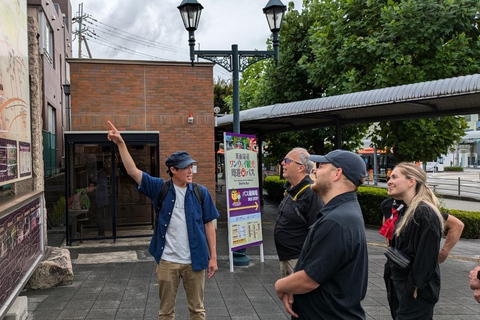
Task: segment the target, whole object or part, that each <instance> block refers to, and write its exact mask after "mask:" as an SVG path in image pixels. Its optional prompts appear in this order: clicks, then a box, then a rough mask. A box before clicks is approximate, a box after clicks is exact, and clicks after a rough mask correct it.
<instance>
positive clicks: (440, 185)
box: [365, 175, 480, 200]
mask: <svg viewBox="0 0 480 320" xmlns="http://www.w3.org/2000/svg"><path fill="white" fill-rule="evenodd" d="M428 184H429V186H430V187H431V188H432V189H433V191H434V192H435V193H437V194H438V195H450V196H457V197H467V198H473V199H478V200H480V177H479V179H478V180H477V179H475V180H473V179H466V178H461V177H457V178H436V177H429V178H428ZM365 185H373V186H378V187H380V188H386V187H387V182H386V181H385V179H383V180H380V181H378V180H377V182H375V180H373V179H372V176H368V175H367V176H366V177H365Z"/></svg>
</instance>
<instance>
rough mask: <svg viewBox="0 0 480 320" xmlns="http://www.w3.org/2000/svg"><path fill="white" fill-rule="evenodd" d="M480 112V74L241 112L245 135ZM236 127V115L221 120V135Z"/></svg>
mask: <svg viewBox="0 0 480 320" xmlns="http://www.w3.org/2000/svg"><path fill="white" fill-rule="evenodd" d="M471 113H480V74H473V75H469V76H462V77H457V78H450V79H444V80H436V81H429V82H421V83H416V84H408V85H402V86H397V87H389V88H383V89H376V90H369V91H362V92H355V93H350V94H343V95H338V96H331V97H325V98H318V99H311V100H304V101H296V102H289V103H279V104H275V105H271V106H265V107H259V108H254V109H249V110H244V111H241V112H240V131H241V132H242V133H246V134H248V133H250V134H252V133H255V134H267V133H273V132H283V131H292V130H300V129H307V128H317V127H327V126H335V125H336V124H341V125H346V124H357V123H366V122H382V121H389V120H405V119H412V118H424V117H432V116H445V115H461V114H471ZM232 130H233V115H226V116H223V117H219V118H217V125H216V128H215V131H216V133H217V134H219V133H221V132H224V131H227V132H232Z"/></svg>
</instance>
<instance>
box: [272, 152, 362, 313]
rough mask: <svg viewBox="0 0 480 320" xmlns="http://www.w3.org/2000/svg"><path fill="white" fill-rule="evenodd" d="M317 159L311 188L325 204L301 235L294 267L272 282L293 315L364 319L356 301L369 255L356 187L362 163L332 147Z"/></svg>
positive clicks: (316, 156)
mask: <svg viewBox="0 0 480 320" xmlns="http://www.w3.org/2000/svg"><path fill="white" fill-rule="evenodd" d="M310 160H312V161H314V162H317V163H318V168H317V169H316V170H315V177H316V180H315V182H314V183H313V185H312V190H313V191H315V192H316V193H317V195H318V196H319V197H321V198H322V200H323V203H324V204H325V206H324V207H323V208H322V209H321V211H320V212H321V214H322V217H321V218H319V219H318V220H317V221H316V222H315V223H314V224H313V226H312V227H311V228H310V231H309V233H308V235H307V238H306V239H305V243H304V244H303V248H302V251H301V253H300V256H299V258H298V263H297V265H296V266H295V272H294V273H293V274H291V275H289V276H288V277H286V278H282V279H280V280H278V281H277V282H276V283H275V290H276V291H277V295H278V297H279V299H281V300H282V301H283V304H284V306H285V309H286V310H287V312H288V313H290V314H291V315H292V317H294V318H299V319H312V320H313V319H339V320H340V319H341V320H346V319H365V311H364V310H363V308H362V306H361V304H360V302H361V301H362V300H363V299H364V298H365V294H366V291H367V281H368V256H367V242H366V238H365V226H364V222H363V216H362V211H361V209H360V205H359V203H358V201H357V195H356V190H357V187H358V186H359V185H361V184H362V183H363V180H364V177H365V174H366V167H365V162H363V160H362V158H361V157H360V156H358V155H357V154H355V153H352V152H350V151H344V150H334V151H332V152H330V153H328V154H327V155H325V156H318V155H311V156H310Z"/></svg>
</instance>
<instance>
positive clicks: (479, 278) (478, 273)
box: [477, 270, 480, 280]
mask: <svg viewBox="0 0 480 320" xmlns="http://www.w3.org/2000/svg"><path fill="white" fill-rule="evenodd" d="M477 279H478V280H480V270H478V272H477Z"/></svg>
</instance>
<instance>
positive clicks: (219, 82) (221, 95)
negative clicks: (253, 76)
mask: <svg viewBox="0 0 480 320" xmlns="http://www.w3.org/2000/svg"><path fill="white" fill-rule="evenodd" d="M232 94H233V86H232V82H231V81H230V80H225V79H222V78H220V77H218V78H217V79H216V80H215V82H214V84H213V95H214V96H213V103H214V106H215V107H219V108H220V114H224V113H231V109H232Z"/></svg>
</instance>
